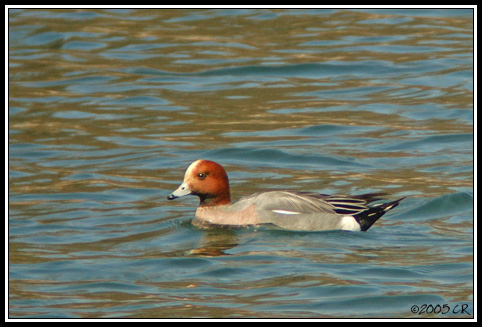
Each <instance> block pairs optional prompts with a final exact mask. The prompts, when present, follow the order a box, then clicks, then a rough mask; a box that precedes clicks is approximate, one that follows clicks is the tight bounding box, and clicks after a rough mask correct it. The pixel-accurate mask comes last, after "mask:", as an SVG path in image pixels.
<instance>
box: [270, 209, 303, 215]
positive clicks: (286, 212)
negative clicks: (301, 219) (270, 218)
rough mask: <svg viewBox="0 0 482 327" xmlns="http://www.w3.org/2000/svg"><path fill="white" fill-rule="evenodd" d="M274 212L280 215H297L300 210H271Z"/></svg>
mask: <svg viewBox="0 0 482 327" xmlns="http://www.w3.org/2000/svg"><path fill="white" fill-rule="evenodd" d="M271 211H273V212H275V213H280V214H282V215H299V214H300V212H296V211H287V210H271Z"/></svg>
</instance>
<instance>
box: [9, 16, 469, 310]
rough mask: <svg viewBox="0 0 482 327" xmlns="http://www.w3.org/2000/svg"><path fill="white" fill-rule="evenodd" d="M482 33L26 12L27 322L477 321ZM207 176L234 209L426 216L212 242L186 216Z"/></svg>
mask: <svg viewBox="0 0 482 327" xmlns="http://www.w3.org/2000/svg"><path fill="white" fill-rule="evenodd" d="M472 15H473V13H472V10H461V9H444V10H441V9H439V10H429V9H427V10H422V9H420V10H407V9H400V10H386V9H385V10H376V9H364V10H347V9H345V10H337V9H320V10H270V9H263V10H261V9H243V10H226V9H204V10H180V9H177V10H166V9H163V10H154V9H152V10H127V9H125V10H110V9H105V10H101V9H79V10H65V9H57V10H56V9H36V10H26V9H21V10H13V9H12V10H10V11H9V37H10V39H9V112H8V113H9V116H8V117H9V147H8V150H9V184H8V185H9V222H8V227H9V290H8V291H9V293H8V294H9V317H10V318H26V317H28V318H220V317H222V318H245V317H250V318H324V317H330V318H375V317H388V318H393V317H400V318H405V317H413V318H447V317H450V318H470V317H474V307H473V279H474V275H473V245H474V243H473V241H474V234H473V231H474V228H473V227H474V225H473V216H474V211H473V204H474V198H473V148H474V144H473V139H474V138H473V129H474V127H473V121H474V119H473V113H474V111H473V16H472ZM199 158H205V159H211V160H215V161H218V162H220V163H221V164H223V165H224V166H225V167H226V170H227V171H228V174H229V176H230V181H231V187H232V197H233V198H234V199H237V198H239V197H240V196H242V195H247V194H250V193H253V192H256V191H262V190H269V189H292V190H305V191H317V192H322V193H342V194H360V193H364V192H385V193H387V194H388V195H387V199H395V198H397V197H401V196H408V198H407V199H405V200H404V201H403V202H402V203H401V205H400V206H399V207H397V208H396V209H394V210H393V211H392V212H390V213H389V214H387V215H385V216H384V217H383V218H382V219H380V220H379V221H378V222H377V223H376V224H375V225H374V226H373V227H372V228H371V229H370V230H369V231H368V232H366V233H363V232H358V233H356V232H342V231H330V232H318V233H299V232H290V231H281V230H276V229H270V228H247V229H243V230H210V231H206V230H199V229H197V228H196V227H193V226H192V225H191V224H190V220H191V218H192V217H193V214H194V211H195V208H196V205H197V200H196V199H195V198H191V199H188V198H184V199H179V200H177V201H167V200H166V196H167V195H168V194H169V193H170V192H171V191H172V190H174V189H175V188H176V187H177V186H178V185H179V183H180V182H181V180H182V177H183V174H184V170H185V169H186V168H187V166H188V165H189V164H190V163H191V162H192V161H194V160H196V159H199ZM444 305H445V306H444ZM414 306H417V307H414Z"/></svg>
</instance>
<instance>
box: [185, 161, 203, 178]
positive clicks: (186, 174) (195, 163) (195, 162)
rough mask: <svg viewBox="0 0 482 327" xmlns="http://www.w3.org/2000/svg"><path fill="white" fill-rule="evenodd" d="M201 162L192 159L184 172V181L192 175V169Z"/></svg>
mask: <svg viewBox="0 0 482 327" xmlns="http://www.w3.org/2000/svg"><path fill="white" fill-rule="evenodd" d="M200 162H201V160H196V161H194V162H193V163H192V164H191V165H190V166H189V167H187V170H186V173H185V174H184V181H186V179H187V178H188V177H189V176H191V175H192V171H193V170H194V169H195V168H196V166H197V165H198V164H199V163H200Z"/></svg>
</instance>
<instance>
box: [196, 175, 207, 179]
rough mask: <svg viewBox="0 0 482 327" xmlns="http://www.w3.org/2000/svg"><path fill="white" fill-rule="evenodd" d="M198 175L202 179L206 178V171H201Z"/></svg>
mask: <svg viewBox="0 0 482 327" xmlns="http://www.w3.org/2000/svg"><path fill="white" fill-rule="evenodd" d="M197 177H198V178H199V179H201V180H202V179H205V178H206V174H205V173H199V174H197Z"/></svg>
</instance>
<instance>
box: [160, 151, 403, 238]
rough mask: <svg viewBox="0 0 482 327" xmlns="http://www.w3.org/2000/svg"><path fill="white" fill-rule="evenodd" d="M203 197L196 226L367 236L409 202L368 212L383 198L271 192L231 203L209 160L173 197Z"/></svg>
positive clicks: (221, 175) (192, 170) (222, 177)
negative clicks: (387, 215)
mask: <svg viewBox="0 0 482 327" xmlns="http://www.w3.org/2000/svg"><path fill="white" fill-rule="evenodd" d="M190 194H192V195H197V196H198V197H199V198H200V204H199V207H198V209H197V210H196V217H195V219H194V221H193V223H194V224H196V225H201V226H206V225H219V226H231V227H243V226H252V225H265V224H272V225H276V226H278V227H281V228H284V229H289V230H298V231H323V230H351V231H366V230H368V229H369V228H370V227H371V226H372V225H373V224H374V223H375V222H376V221H377V220H378V219H379V218H380V217H381V216H383V215H384V214H385V213H386V212H387V211H389V210H391V209H393V208H394V207H396V206H397V205H398V204H399V202H400V201H401V200H402V199H403V198H401V199H398V200H396V201H392V202H388V203H383V204H376V205H373V206H370V207H369V206H368V205H369V204H370V203H372V202H373V201H376V200H379V198H378V197H379V196H380V195H381V194H373V193H372V194H363V195H357V196H352V197H347V196H330V195H325V194H318V193H308V192H292V191H269V192H261V193H255V194H252V195H250V196H246V197H243V198H241V199H240V200H239V201H237V202H236V203H234V204H233V203H232V202H231V197H230V192H229V182H228V177H227V174H226V172H225V171H224V168H223V167H222V166H221V165H219V164H217V163H215V162H213V161H208V160H197V161H195V162H193V163H192V164H191V165H190V166H189V168H188V169H187V170H186V174H185V176H184V181H183V183H182V184H181V186H179V188H178V189H177V190H175V191H174V192H173V193H171V194H170V195H169V196H168V199H169V200H173V199H175V198H178V197H182V196H185V195H190Z"/></svg>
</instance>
